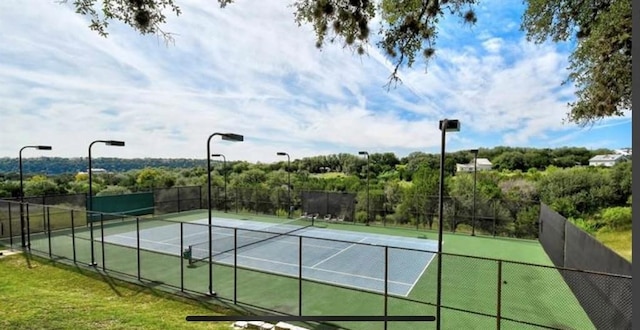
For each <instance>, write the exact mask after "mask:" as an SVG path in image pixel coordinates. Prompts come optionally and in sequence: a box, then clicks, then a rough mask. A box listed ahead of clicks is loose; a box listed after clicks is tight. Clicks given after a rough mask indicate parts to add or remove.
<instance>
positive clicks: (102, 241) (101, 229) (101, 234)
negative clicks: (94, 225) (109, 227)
mask: <svg viewBox="0 0 640 330" xmlns="http://www.w3.org/2000/svg"><path fill="white" fill-rule="evenodd" d="M100 247H101V248H102V251H101V252H102V271H103V272H104V271H106V268H107V267H106V265H105V260H104V259H105V258H104V213H100Z"/></svg>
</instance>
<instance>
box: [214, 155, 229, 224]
mask: <svg viewBox="0 0 640 330" xmlns="http://www.w3.org/2000/svg"><path fill="white" fill-rule="evenodd" d="M211 157H222V168H223V169H224V203H223V204H224V212H225V213H227V157H225V156H224V155H223V154H212V155H211Z"/></svg>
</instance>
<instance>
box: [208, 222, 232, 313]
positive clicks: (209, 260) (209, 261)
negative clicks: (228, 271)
mask: <svg viewBox="0 0 640 330" xmlns="http://www.w3.org/2000/svg"><path fill="white" fill-rule="evenodd" d="M211 258H212V259H211V260H209V262H213V257H211ZM237 303H238V228H233V304H234V305H236V304H237Z"/></svg>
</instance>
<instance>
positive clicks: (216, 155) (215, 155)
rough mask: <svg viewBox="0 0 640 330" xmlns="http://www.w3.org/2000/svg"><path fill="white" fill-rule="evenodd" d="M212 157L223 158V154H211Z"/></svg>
mask: <svg viewBox="0 0 640 330" xmlns="http://www.w3.org/2000/svg"><path fill="white" fill-rule="evenodd" d="M211 157H222V154H211Z"/></svg>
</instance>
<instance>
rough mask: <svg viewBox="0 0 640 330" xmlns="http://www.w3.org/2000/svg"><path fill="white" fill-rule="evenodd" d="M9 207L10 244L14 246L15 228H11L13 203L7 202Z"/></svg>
mask: <svg viewBox="0 0 640 330" xmlns="http://www.w3.org/2000/svg"><path fill="white" fill-rule="evenodd" d="M7 206H8V208H9V246H10V247H11V248H13V228H11V221H13V220H12V219H11V203H9V202H7Z"/></svg>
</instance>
